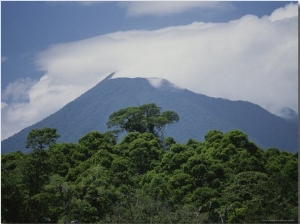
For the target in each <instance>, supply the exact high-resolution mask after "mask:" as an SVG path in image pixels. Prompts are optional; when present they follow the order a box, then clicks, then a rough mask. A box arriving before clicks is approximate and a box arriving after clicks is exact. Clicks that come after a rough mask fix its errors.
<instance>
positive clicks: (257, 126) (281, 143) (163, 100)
mask: <svg viewBox="0 0 300 224" xmlns="http://www.w3.org/2000/svg"><path fill="white" fill-rule="evenodd" d="M146 103H155V104H156V105H157V106H160V107H162V109H163V110H173V111H175V112H176V113H177V114H178V115H179V119H180V120H179V122H178V123H176V124H173V125H171V126H170V127H167V129H166V132H165V136H172V137H173V138H174V139H175V140H176V141H178V142H180V143H184V142H186V141H187V140H188V139H190V138H193V139H196V140H199V141H202V140H203V139H204V136H205V134H206V133H207V132H208V131H209V130H213V129H216V130H220V131H222V132H227V131H230V130H233V129H239V130H241V131H243V132H245V133H247V135H248V136H249V138H250V139H251V140H252V141H254V142H255V143H256V144H257V145H258V146H260V147H262V148H264V149H266V148H269V147H276V148H279V149H282V150H286V151H290V152H295V151H297V143H298V140H297V134H298V128H297V124H296V123H293V122H289V121H287V120H285V119H283V118H280V117H277V116H275V115H273V114H271V113H269V112H268V111H266V110H264V109H263V108H261V107H260V106H258V105H255V104H252V103H249V102H244V101H230V100H226V99H220V98H212V97H208V96H205V95H202V94H196V93H194V92H191V91H189V90H186V89H179V88H176V87H174V86H173V85H172V84H171V83H170V82H168V81H166V80H162V82H161V83H160V86H159V87H154V86H153V85H151V84H150V83H149V80H147V79H144V78H134V79H130V78H117V79H109V77H108V78H106V79H105V80H103V81H101V82H100V83H98V84H97V85H96V86H95V87H94V88H92V89H90V90H89V91H87V92H86V93H84V94H83V95H81V96H80V97H78V98H77V99H76V100H74V101H72V102H70V103H69V104H67V105H66V106H65V107H63V108H62V109H61V110H59V111H58V112H56V113H54V114H52V115H51V116H49V117H47V118H45V119H44V120H42V121H40V122H38V123H36V124H35V125H32V126H30V127H28V128H25V129H23V130H22V131H20V132H19V133H17V134H15V135H13V136H11V137H10V138H8V139H6V140H4V141H2V143H1V145H2V153H8V152H12V151H17V150H22V151H24V152H26V149H25V142H26V137H27V135H28V133H29V132H30V130H32V129H34V128H42V127H51V128H56V129H57V132H58V133H59V134H60V135H61V137H60V138H59V139H58V142H77V140H78V139H79V138H80V137H81V136H83V135H84V134H86V133H88V132H90V131H93V130H97V131H99V132H105V131H107V130H108V129H107V127H106V123H107V121H108V118H109V116H110V114H112V113H113V112H115V111H117V110H119V109H121V108H125V107H128V106H138V105H141V104H146Z"/></svg>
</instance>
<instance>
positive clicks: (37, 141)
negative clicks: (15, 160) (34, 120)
mask: <svg viewBox="0 0 300 224" xmlns="http://www.w3.org/2000/svg"><path fill="white" fill-rule="evenodd" d="M59 137H60V135H59V134H57V133H56V129H55V128H42V129H33V130H31V131H30V132H29V134H28V136H27V140H26V148H32V149H33V150H34V151H39V150H43V149H44V148H45V147H47V146H50V145H51V144H53V143H55V142H56V139H57V138H59Z"/></svg>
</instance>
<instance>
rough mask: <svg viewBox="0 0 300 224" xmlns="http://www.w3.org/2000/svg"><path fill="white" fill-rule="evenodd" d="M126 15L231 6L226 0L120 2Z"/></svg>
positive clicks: (229, 7) (224, 8) (225, 8)
mask: <svg viewBox="0 0 300 224" xmlns="http://www.w3.org/2000/svg"><path fill="white" fill-rule="evenodd" d="M120 5H121V6H123V7H125V8H126V10H127V15H128V16H133V17H138V16H145V15H152V16H165V15H170V14H179V13H183V12H186V11H188V10H191V9H206V10H207V9H214V10H228V9H232V8H233V6H232V5H231V4H230V3H228V2H214V1H132V2H122V3H121V4H120Z"/></svg>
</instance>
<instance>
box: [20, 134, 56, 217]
mask: <svg viewBox="0 0 300 224" xmlns="http://www.w3.org/2000/svg"><path fill="white" fill-rule="evenodd" d="M58 137H59V135H58V134H57V133H56V129H55V128H42V129H33V130H32V131H30V133H29V134H28V136H27V141H26V147H27V148H32V149H33V151H32V152H31V153H29V154H28V156H27V159H26V160H25V161H24V163H23V167H22V168H23V169H22V172H23V178H24V183H25V185H26V186H27V188H28V194H29V198H30V199H29V201H28V206H29V207H30V209H31V212H30V215H32V218H31V221H32V222H40V221H41V218H42V212H43V208H44V207H45V206H46V203H45V201H43V200H41V196H42V195H41V191H42V187H43V186H44V184H45V183H46V182H47V180H48V179H49V173H50V170H51V169H50V167H51V164H50V163H49V161H48V158H49V154H48V152H46V151H45V150H44V149H45V148H46V147H47V146H50V145H52V144H54V143H55V142H56V139H57V138H58Z"/></svg>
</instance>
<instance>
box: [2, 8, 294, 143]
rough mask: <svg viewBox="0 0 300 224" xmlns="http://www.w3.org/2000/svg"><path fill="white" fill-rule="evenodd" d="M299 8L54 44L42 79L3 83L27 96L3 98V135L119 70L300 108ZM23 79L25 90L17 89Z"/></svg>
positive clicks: (276, 108)
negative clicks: (222, 21)
mask: <svg viewBox="0 0 300 224" xmlns="http://www.w3.org/2000/svg"><path fill="white" fill-rule="evenodd" d="M297 12H298V5H297V4H288V5H287V6H286V7H285V8H282V9H278V10H276V11H274V13H273V14H271V16H264V17H262V18H258V17H256V16H251V15H247V16H244V17H242V18H240V19H238V20H234V21H230V22H227V23H203V22H195V23H192V24H189V25H186V26H174V27H166V28H164V29H159V30H154V31H145V30H134V31H123V32H115V33H110V34H106V35H102V36H98V37H94V38H90V39H86V40H81V41H77V42H71V43H64V44H57V45H53V46H51V47H49V48H48V49H47V50H45V51H42V52H40V53H39V54H38V55H37V58H36V61H35V63H36V65H37V67H38V68H39V69H40V70H41V71H43V72H44V76H43V77H42V78H41V79H40V80H38V81H36V82H31V81H30V80H19V81H17V82H16V83H14V84H12V85H11V86H10V87H8V88H7V89H6V90H5V94H4V96H5V95H6V96H7V97H8V96H9V97H20V98H22V97H24V96H26V97H27V101H21V102H16V101H12V102H10V103H9V102H7V99H6V98H5V97H4V98H2V100H4V102H3V103H4V104H2V105H3V106H4V107H3V109H2V138H6V137H8V136H10V135H11V134H13V133H15V132H17V131H19V130H21V129H22V128H24V127H26V126H28V125H30V124H33V123H35V122H37V121H39V120H40V119H42V118H44V117H46V116H48V115H50V114H51V113H53V112H55V111H57V110H58V109H60V108H61V107H62V106H64V105H65V104H66V103H68V102H70V101H71V100H73V99H75V98H76V97H78V96H80V94H82V93H84V92H85V91H87V90H88V89H90V88H91V87H93V86H94V85H96V84H97V83H98V82H99V81H101V80H102V79H104V78H105V77H106V76H107V75H109V74H111V73H112V72H114V71H117V72H116V73H115V75H114V78H117V77H144V78H149V77H159V78H161V79H166V80H168V81H170V82H172V83H174V84H175V85H176V86H179V87H181V88H187V89H189V90H192V91H194V92H197V93H202V94H206V95H209V96H213V97H223V98H227V99H232V100H246V101H250V102H253V103H256V104H258V105H260V106H262V107H263V108H265V109H267V110H269V111H270V112H272V113H275V114H278V115H280V113H281V111H282V108H286V107H289V108H291V109H293V110H295V111H297V109H298V86H297V83H298V82H297V81H298V52H297V49H298V14H297ZM152 82H153V83H152V84H153V85H159V84H160V83H159V82H154V81H153V80H152ZM19 86H20V87H21V88H20V90H21V89H22V90H24V91H23V92H25V93H26V95H22V94H24V93H23V92H22V93H20V92H14V91H13V90H14V89H17V88H18V87H19ZM12 87H13V88H12ZM16 99H17V98H16Z"/></svg>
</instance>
